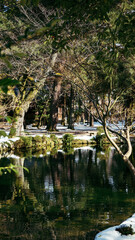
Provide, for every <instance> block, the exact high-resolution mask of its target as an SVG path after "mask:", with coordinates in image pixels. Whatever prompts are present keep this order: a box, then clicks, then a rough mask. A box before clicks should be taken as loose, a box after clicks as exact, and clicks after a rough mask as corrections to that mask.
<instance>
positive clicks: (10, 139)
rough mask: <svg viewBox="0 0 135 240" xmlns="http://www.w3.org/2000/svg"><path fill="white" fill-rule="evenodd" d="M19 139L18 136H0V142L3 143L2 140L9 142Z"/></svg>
mask: <svg viewBox="0 0 135 240" xmlns="http://www.w3.org/2000/svg"><path fill="white" fill-rule="evenodd" d="M19 139H20V138H19V137H14V138H8V137H1V138H0V143H4V142H9V143H10V141H13V142H15V141H17V140H19Z"/></svg>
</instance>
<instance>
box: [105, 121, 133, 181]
mask: <svg viewBox="0 0 135 240" xmlns="http://www.w3.org/2000/svg"><path fill="white" fill-rule="evenodd" d="M103 127H104V131H105V134H106V136H107V138H108V140H109V141H110V143H111V144H112V145H113V146H114V147H115V149H116V150H117V152H118V153H119V154H120V155H121V156H122V159H123V161H124V162H125V163H126V164H127V166H128V168H129V169H130V171H131V172H132V174H133V176H134V177H135V167H134V166H133V164H132V163H131V161H130V160H129V158H130V156H131V154H132V145H131V140H130V136H129V127H127V129H126V136H125V137H123V138H125V141H126V143H127V147H128V150H127V152H126V153H125V154H124V153H123V152H122V151H121V149H120V148H119V146H118V145H117V143H116V142H115V141H114V140H113V139H112V138H111V137H110V135H109V132H108V129H107V126H106V120H105V122H104V123H103Z"/></svg>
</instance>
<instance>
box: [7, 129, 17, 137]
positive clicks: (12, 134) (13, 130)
mask: <svg viewBox="0 0 135 240" xmlns="http://www.w3.org/2000/svg"><path fill="white" fill-rule="evenodd" d="M15 135H16V129H15V128H13V127H12V128H11V129H10V133H9V137H11V138H12V137H14V136H15Z"/></svg>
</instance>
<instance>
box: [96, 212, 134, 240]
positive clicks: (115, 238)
mask: <svg viewBox="0 0 135 240" xmlns="http://www.w3.org/2000/svg"><path fill="white" fill-rule="evenodd" d="M123 225H124V226H127V227H130V226H131V227H132V229H133V232H135V214H133V215H132V217H130V218H128V219H127V220H126V221H124V222H122V223H121V224H120V225H119V226H114V227H111V228H108V229H106V230H104V231H102V232H100V233H98V234H97V235H96V237H95V240H135V234H133V235H131V234H129V235H121V233H120V232H118V231H116V228H119V227H121V226H123Z"/></svg>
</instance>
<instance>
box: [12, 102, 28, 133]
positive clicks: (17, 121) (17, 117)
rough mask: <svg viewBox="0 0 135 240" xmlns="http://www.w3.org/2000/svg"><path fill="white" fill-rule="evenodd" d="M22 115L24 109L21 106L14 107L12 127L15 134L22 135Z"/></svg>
mask: <svg viewBox="0 0 135 240" xmlns="http://www.w3.org/2000/svg"><path fill="white" fill-rule="evenodd" d="M24 115H25V111H24V108H23V107H22V106H20V107H16V108H15V110H14V122H13V124H12V128H14V129H15V136H20V135H23V132H24V124H23V123H24Z"/></svg>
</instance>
